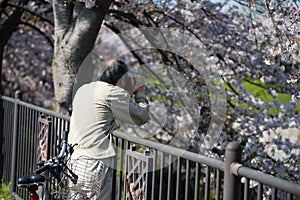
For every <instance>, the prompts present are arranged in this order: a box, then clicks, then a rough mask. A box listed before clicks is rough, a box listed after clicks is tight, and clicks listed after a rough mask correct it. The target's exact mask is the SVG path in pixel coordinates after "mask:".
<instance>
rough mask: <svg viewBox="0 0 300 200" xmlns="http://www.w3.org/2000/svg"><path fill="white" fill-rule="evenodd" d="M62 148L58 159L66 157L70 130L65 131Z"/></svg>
mask: <svg viewBox="0 0 300 200" xmlns="http://www.w3.org/2000/svg"><path fill="white" fill-rule="evenodd" d="M62 144H63V146H62V149H61V151H60V154H59V156H58V159H62V158H64V157H65V153H66V152H67V147H68V132H67V131H64V132H63V139H62Z"/></svg>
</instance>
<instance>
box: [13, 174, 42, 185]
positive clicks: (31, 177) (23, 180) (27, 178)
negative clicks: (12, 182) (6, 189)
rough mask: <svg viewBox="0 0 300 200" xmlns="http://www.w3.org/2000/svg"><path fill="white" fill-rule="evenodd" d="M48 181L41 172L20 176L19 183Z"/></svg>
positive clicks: (28, 183)
mask: <svg viewBox="0 0 300 200" xmlns="http://www.w3.org/2000/svg"><path fill="white" fill-rule="evenodd" d="M45 181H46V178H45V176H43V175H40V174H33V175H29V176H22V177H20V178H18V185H19V186H22V185H30V184H41V183H44V182H45Z"/></svg>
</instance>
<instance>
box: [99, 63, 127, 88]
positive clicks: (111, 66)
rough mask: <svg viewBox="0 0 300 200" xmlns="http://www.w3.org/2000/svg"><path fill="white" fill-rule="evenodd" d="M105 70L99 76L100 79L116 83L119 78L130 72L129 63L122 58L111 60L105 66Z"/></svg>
mask: <svg viewBox="0 0 300 200" xmlns="http://www.w3.org/2000/svg"><path fill="white" fill-rule="evenodd" d="M103 68H104V71H103V72H102V74H101V75H100V77H99V80H100V81H103V82H106V83H110V84H112V85H116V84H117V82H118V81H119V79H120V78H121V77H122V76H123V75H124V74H126V73H127V72H128V67H127V65H126V64H125V63H124V62H123V61H121V60H109V61H107V62H106V63H105V64H104V66H103Z"/></svg>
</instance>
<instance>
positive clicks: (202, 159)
mask: <svg viewBox="0 0 300 200" xmlns="http://www.w3.org/2000/svg"><path fill="white" fill-rule="evenodd" d="M113 135H114V136H116V137H118V138H121V139H124V140H127V141H131V142H133V143H137V144H141V145H144V146H147V147H149V148H153V149H159V150H160V151H163V152H165V153H168V154H171V155H174V156H180V157H182V158H185V159H187V160H191V161H194V162H198V163H201V164H205V165H208V166H210V167H213V168H216V169H219V170H221V171H224V166H225V165H224V162H222V161H220V160H217V159H213V158H210V157H206V156H204V155H201V154H196V153H193V152H189V151H186V150H183V149H179V148H176V147H172V146H169V145H165V144H161V143H158V142H153V141H150V140H145V139H143V138H139V137H135V136H132V135H128V134H125V133H122V132H119V131H114V132H113Z"/></svg>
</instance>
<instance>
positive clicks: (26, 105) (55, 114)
mask: <svg viewBox="0 0 300 200" xmlns="http://www.w3.org/2000/svg"><path fill="white" fill-rule="evenodd" d="M0 98H1V99H3V100H5V101H9V102H12V103H14V102H16V101H17V100H16V99H15V98H11V97H6V96H1V95H0ZM18 104H19V105H21V106H24V107H27V108H30V109H32V110H35V111H38V112H42V113H44V114H46V115H50V116H53V117H58V118H61V119H64V120H67V121H69V120H70V117H69V116H67V115H63V114H60V113H57V112H54V111H52V110H48V109H45V108H41V107H39V106H35V105H33V104H30V103H26V102H24V101H20V100H19V102H18Z"/></svg>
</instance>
